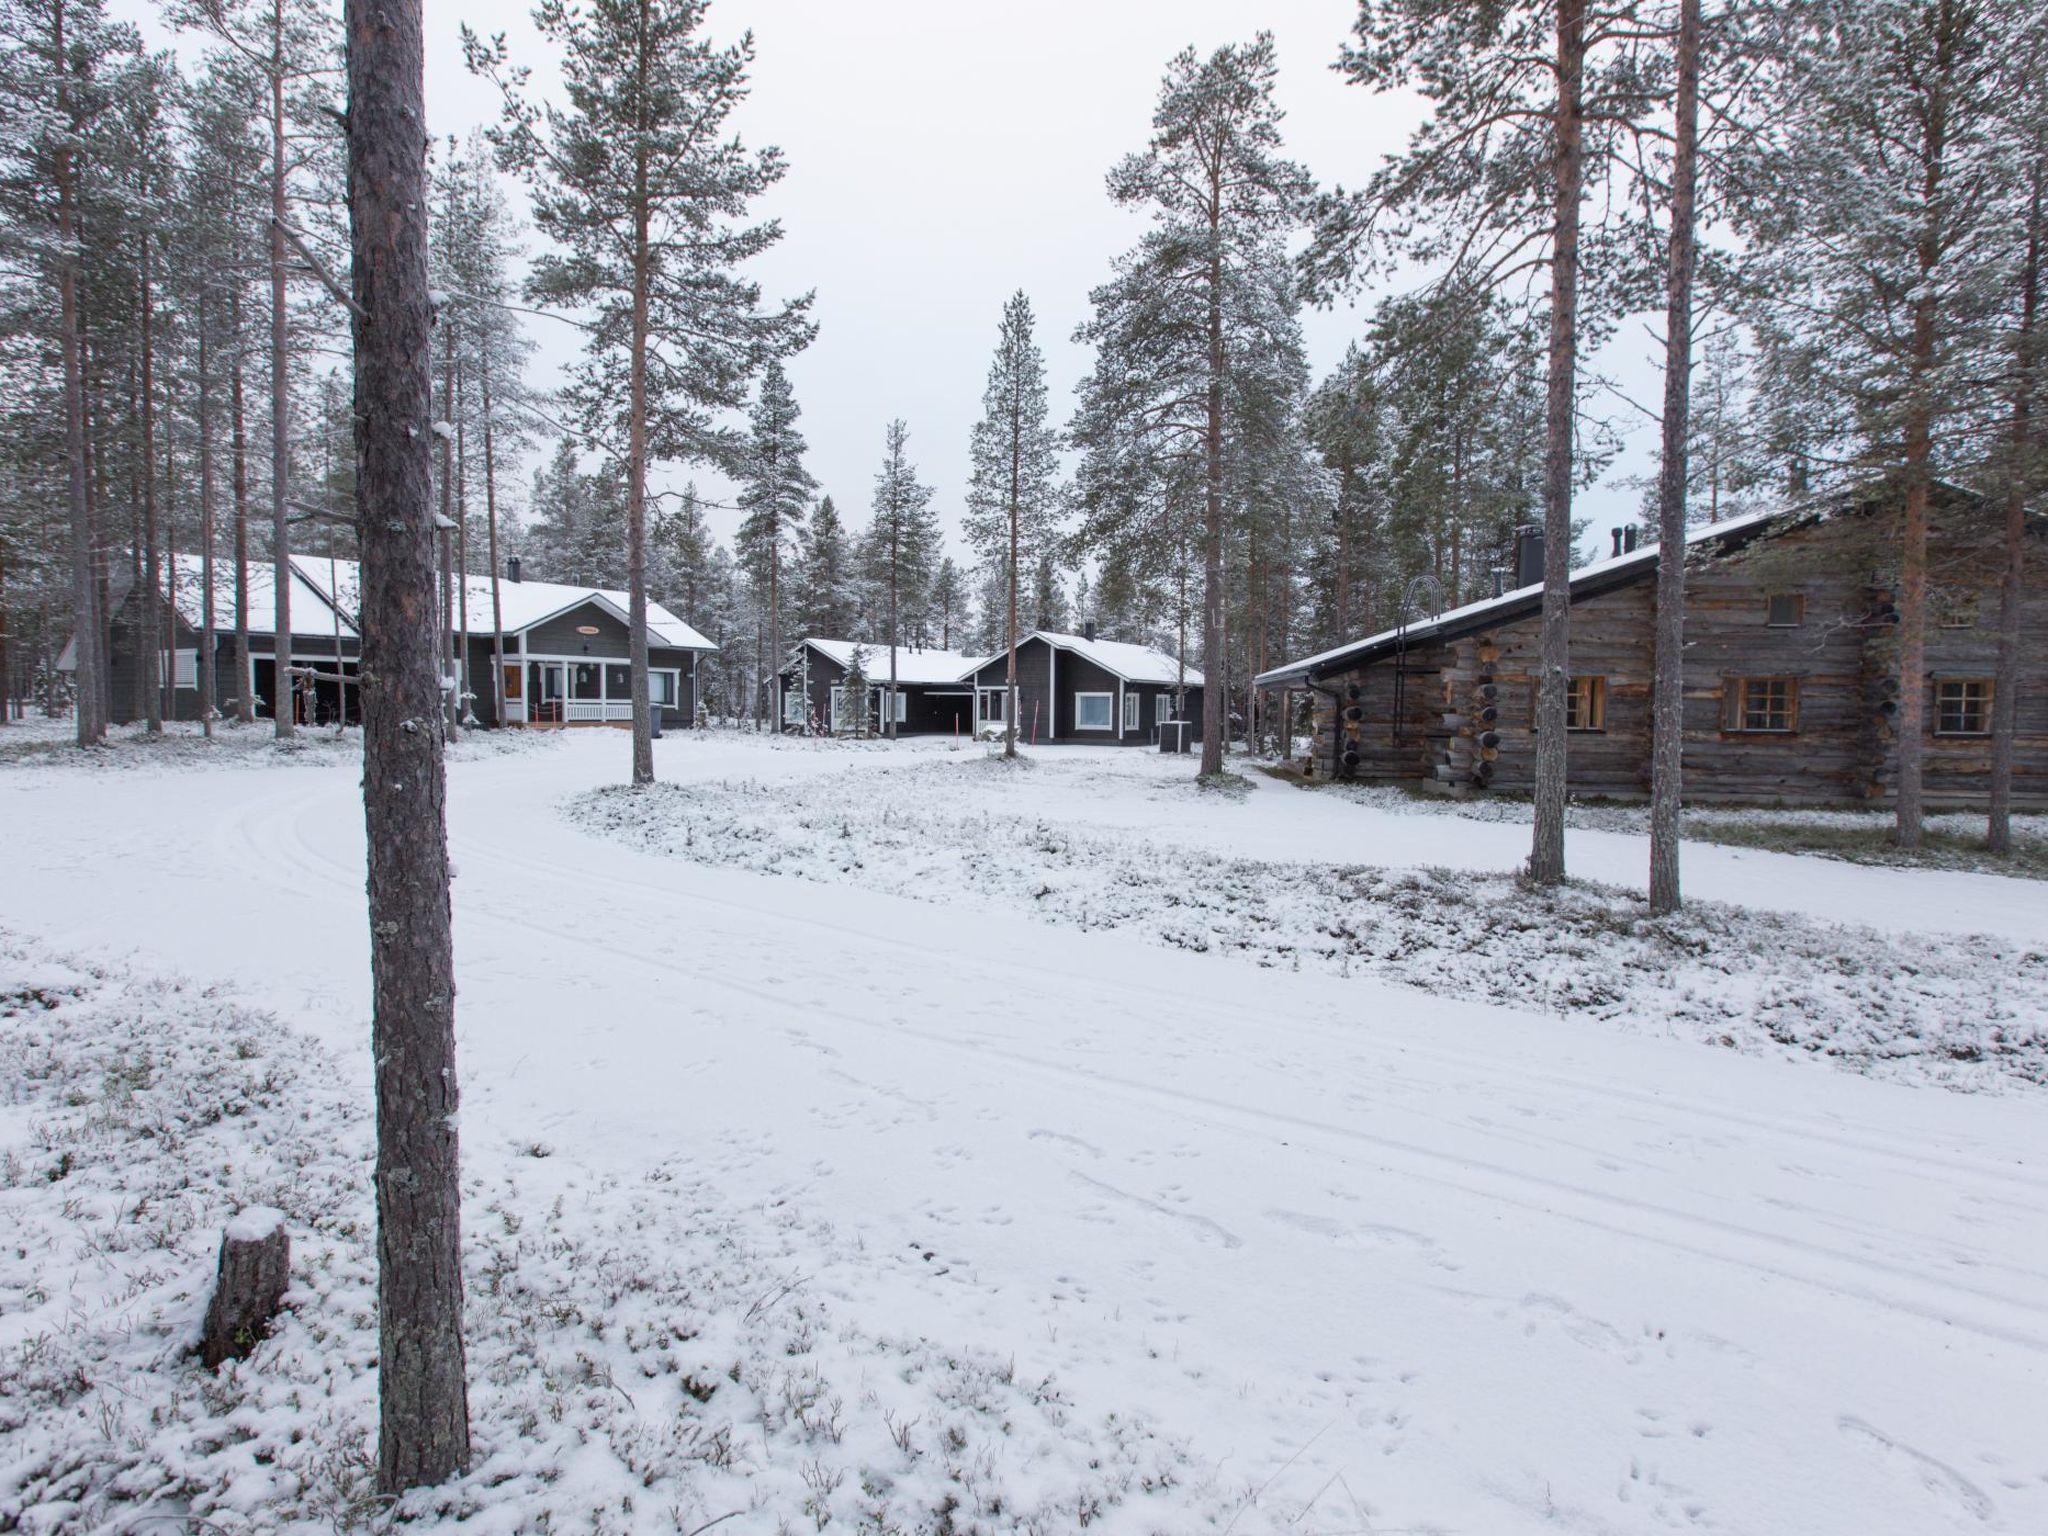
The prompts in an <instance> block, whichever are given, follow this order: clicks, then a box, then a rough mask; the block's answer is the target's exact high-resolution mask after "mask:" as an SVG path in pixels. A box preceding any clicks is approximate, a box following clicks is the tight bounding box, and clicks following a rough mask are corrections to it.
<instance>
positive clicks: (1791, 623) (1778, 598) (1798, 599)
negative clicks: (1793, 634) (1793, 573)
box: [1764, 592, 1806, 629]
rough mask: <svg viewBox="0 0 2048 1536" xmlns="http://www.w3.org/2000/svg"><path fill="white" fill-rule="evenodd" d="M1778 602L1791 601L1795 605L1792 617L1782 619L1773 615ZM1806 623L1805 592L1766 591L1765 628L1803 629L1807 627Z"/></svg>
mask: <svg viewBox="0 0 2048 1536" xmlns="http://www.w3.org/2000/svg"><path fill="white" fill-rule="evenodd" d="M1777 603H1791V604H1792V605H1793V614H1792V617H1791V618H1790V619H1783V620H1781V619H1777V618H1774V617H1773V616H1772V608H1773V605H1774V604H1777ZM1805 624H1806V594H1805V593H1804V592H1766V593H1765V594H1764V628H1766V629H1801V628H1804V627H1805Z"/></svg>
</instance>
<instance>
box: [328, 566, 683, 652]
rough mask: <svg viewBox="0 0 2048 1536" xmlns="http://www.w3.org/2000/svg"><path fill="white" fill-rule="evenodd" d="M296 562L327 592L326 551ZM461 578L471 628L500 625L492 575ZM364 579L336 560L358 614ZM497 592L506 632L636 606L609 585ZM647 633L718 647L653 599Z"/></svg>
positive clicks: (538, 585) (350, 606) (528, 585)
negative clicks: (593, 609)
mask: <svg viewBox="0 0 2048 1536" xmlns="http://www.w3.org/2000/svg"><path fill="white" fill-rule="evenodd" d="M292 564H293V565H294V566H296V567H297V568H298V571H299V574H300V575H301V576H302V577H304V578H305V579H306V580H307V581H309V582H311V583H312V584H313V585H314V586H315V587H316V588H317V589H318V590H319V591H320V592H321V593H322V594H323V595H325V594H326V593H327V592H328V590H329V586H330V580H329V574H328V562H327V559H326V557H325V556H324V555H293V556H292ZM462 581H463V584H464V586H465V587H466V588H467V595H468V599H469V632H470V633H471V634H472V635H477V634H489V633H491V631H492V629H493V628H494V627H495V626H494V625H493V622H492V618H491V578H490V577H488V576H476V575H469V576H464V577H463V578H462ZM361 582H362V568H361V567H360V566H359V565H357V563H356V562H355V561H353V560H336V561H335V562H334V571H333V578H332V582H331V585H332V589H333V597H334V602H335V605H336V606H337V607H338V608H339V609H340V610H341V612H342V613H343V614H344V615H345V616H349V617H353V616H354V615H355V613H356V611H357V606H358V603H359V601H360V596H359V594H360V591H361ZM498 596H499V602H500V605H501V607H502V609H503V612H504V624H505V632H506V633H507V634H517V633H519V632H521V631H522V630H529V629H535V628H538V627H539V626H540V625H542V624H545V623H547V622H548V621H549V620H550V619H556V618H560V617H561V616H562V615H563V614H566V613H573V612H575V611H576V610H577V609H578V608H581V607H583V606H585V605H586V604H590V603H595V604H596V605H597V606H598V607H599V608H602V609H604V610H606V611H608V612H609V613H610V614H611V615H612V617H613V618H615V619H617V620H618V621H619V622H620V623H621V624H624V623H626V622H627V617H626V616H627V614H628V613H629V612H630V611H631V608H630V605H631V601H632V600H631V598H630V597H629V596H628V595H627V594H626V593H624V592H616V591H612V590H611V589H609V588H605V587H585V586H578V585H576V584H575V583H572V582H560V581H513V580H511V579H510V578H509V577H501V578H500V579H499V581H498ZM459 611H460V610H459V609H458V612H459ZM647 638H648V640H649V641H650V642H651V643H652V644H655V645H662V646H668V647H669V648H671V649H673V650H682V651H715V650H717V649H718V647H717V646H716V645H714V644H713V643H712V642H711V641H709V640H707V639H705V638H704V636H702V635H701V634H699V633H698V632H697V631H696V630H694V629H692V628H691V627H690V626H689V625H688V624H686V623H684V622H683V621H682V620H681V619H679V618H677V617H676V616H675V615H674V614H673V613H671V612H669V610H668V609H666V608H664V607H663V606H662V605H661V604H660V603H657V602H654V601H652V600H650V601H649V602H648V604H647Z"/></svg>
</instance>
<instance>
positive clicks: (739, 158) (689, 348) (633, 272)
mask: <svg viewBox="0 0 2048 1536" xmlns="http://www.w3.org/2000/svg"><path fill="white" fill-rule="evenodd" d="M708 9H709V7H708V4H707V3H706V0H592V3H590V4H588V5H583V6H571V5H569V4H568V3H566V0H541V4H540V5H539V6H538V7H536V9H535V11H534V21H535V24H536V25H537V26H538V27H539V29H540V32H541V35H542V37H543V38H544V39H545V40H546V41H547V43H548V44H549V45H550V46H551V47H552V48H553V49H554V50H555V52H556V53H557V55H558V56H559V58H560V60H561V65H562V75H563V88H564V93H565V96H566V100H567V104H566V106H563V107H550V108H547V109H545V110H543V109H542V108H541V107H540V106H538V105H536V104H534V103H533V102H532V101H531V100H530V99H528V97H527V95H526V75H525V71H524V70H515V69H513V68H512V66H511V63H510V59H509V56H508V54H507V51H506V47H505V39H504V36H503V35H502V34H500V35H498V36H497V37H495V38H493V39H492V41H491V42H490V44H488V45H486V44H484V43H483V42H482V41H481V40H480V39H479V38H478V37H477V36H476V34H475V33H474V32H472V31H470V30H469V28H468V27H466V26H465V27H464V28H463V32H462V41H463V52H464V56H465V58H466V59H467V61H468V63H469V67H470V68H471V69H472V70H473V71H475V72H477V73H479V74H482V75H485V76H487V77H489V78H490V79H491V80H493V81H494V82H495V83H496V84H497V85H498V86H499V88H500V90H501V92H502V94H503V96H504V101H505V109H504V117H503V120H502V122H501V125H500V127H499V128H498V129H497V130H496V140H495V142H496V143H497V144H498V145H499V147H500V150H501V152H502V153H503V155H504V157H505V159H506V161H507V163H508V164H510V165H512V166H515V167H517V168H519V169H520V170H522V171H523V172H525V173H526V174H527V176H528V178H529V180H530V182H531V185H532V187H533V195H534V220H535V222H536V224H538V225H539V227H540V228H541V230H542V231H543V232H544V233H546V234H547V235H549V236H550V237H551V238H552V239H553V240H554V241H556V242H557V244H558V245H559V247H560V249H559V250H558V251H554V252H549V253H547V254H545V255H543V256H542V257H540V258H539V259H538V260H537V261H536V262H535V264H534V273H533V281H532V290H533V292H534V293H535V295H536V296H538V297H540V298H542V299H545V300H549V301H552V302H555V303H561V304H570V305H582V306H587V307H589V308H591V309H594V310H595V311H596V314H597V323H596V325H595V328H594V329H593V331H592V334H591V341H590V344H589V348H588V350H587V352H586V355H585V361H584V365H583V367H582V369H581V371H580V374H579V377H578V379H577V394H578V397H579V400H580V404H581V407H582V410H583V413H584V415H585V417H586V420H587V422H588V423H589V425H590V426H591V427H592V429H593V430H597V429H603V431H604V433H605V435H607V436H609V437H611V438H613V439H614V440H617V439H623V452H622V453H620V454H619V455H618V456H619V457H620V458H622V460H623V462H624V466H625V501H626V533H627V537H626V574H627V589H628V596H629V602H630V609H631V616H630V617H631V630H632V646H631V675H632V692H633V774H632V778H633V782H634V783H636V784H644V783H650V782H652V781H653V778H654V743H653V716H652V714H651V712H650V710H649V707H648V693H647V500H648V495H647V470H648V464H649V461H650V459H652V458H654V457H656V456H659V457H662V458H671V459H699V458H712V459H719V460H725V461H729V460H730V459H732V458H733V457H734V456H736V454H737V451H738V446H739V445H738V444H737V443H736V442H735V441H734V440H733V439H732V437H731V435H730V434H728V433H724V432H721V431H720V430H719V429H718V428H717V426H716V425H715V422H714V420H713V413H714V412H717V411H721V410H736V409H738V408H739V407H740V406H741V405H742V404H743V403H744V401H745V395H746V387H747V384H748V381H749V380H750V379H752V378H753V377H754V376H755V375H756V374H758V373H759V372H760V371H761V370H762V369H763V368H764V367H766V366H767V364H768V363H769V362H770V361H771V360H773V359H775V358H777V357H779V356H783V355H786V354H787V353H789V352H791V351H794V350H796V349H797V348H799V347H801V346H802V345H803V344H804V343H805V342H807V341H808V340H809V337H810V326H809V322H808V321H807V320H806V319H805V318H804V315H805V311H806V310H807V309H808V307H809V302H810V301H809V299H808V297H806V298H803V299H800V300H797V301H796V302H794V303H792V304H789V305H787V306H785V307H783V308H782V309H779V310H774V311H767V310H764V309H763V308H762V306H761V294H760V288H759V285H758V284H756V283H753V282H751V281H748V280H747V279H745V278H743V277H741V276H740V275H739V269H740V267H741V265H742V264H743V263H744V262H746V261H747V260H749V259H750V258H752V257H754V256H757V255H759V254H760V253H761V252H762V251H764V250H766V249H768V248H769V247H770V246H772V245H773V244H774V243H775V242H776V241H777V240H778V239H780V238H781V233H782V231H781V227H780V226H779V225H778V224H776V223H775V222H773V221H768V222H764V223H758V224H751V225H749V224H743V223H739V222H738V221H739V220H741V219H743V218H744V217H745V216H746V213H747V210H748V208H749V206H750V205H751V204H752V203H753V202H754V201H755V200H756V199H757V198H759V197H760V196H761V194H762V193H764V192H766V191H767V190H768V189H769V188H770V187H772V186H774V185H775V183H776V182H778V181H780V180H781V179H782V175H783V170H784V165H783V160H782V155H781V153H780V151H778V150H775V149H772V148H771V149H765V150H759V151H751V152H750V151H748V150H747V149H745V148H744V147H743V146H742V145H741V144H740V142H739V141H738V140H737V139H736V138H733V137H730V136H728V135H727V134H726V132H725V128H726V124H727V123H728V121H729V120H730V118H731V116H732V113H733V111H734V109H735V108H737V107H738V106H739V104H740V102H741V101H742V100H743V99H744V98H745V96H746V92H747V76H748V71H749V69H750V68H751V66H752V64H753V57H754V44H753V38H752V36H751V34H748V35H744V36H742V37H741V39H740V41H739V42H737V43H735V44H733V45H731V46H729V47H720V46H718V45H716V44H714V43H712V42H711V41H710V40H709V39H708V38H706V37H705V36H704V35H703V33H702V25H703V22H704V18H705V15H706V12H707V11H708ZM621 414H623V417H624V420H623V422H621V421H620V419H619V418H620V416H621ZM621 428H623V430H621Z"/></svg>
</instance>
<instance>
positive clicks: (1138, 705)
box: [1124, 693, 1145, 731]
mask: <svg viewBox="0 0 2048 1536" xmlns="http://www.w3.org/2000/svg"><path fill="white" fill-rule="evenodd" d="M1144 728H1145V696H1144V695H1143V694H1142V693H1127V694H1125V695H1124V729H1125V730H1126V731H1142V730H1143V729H1144Z"/></svg>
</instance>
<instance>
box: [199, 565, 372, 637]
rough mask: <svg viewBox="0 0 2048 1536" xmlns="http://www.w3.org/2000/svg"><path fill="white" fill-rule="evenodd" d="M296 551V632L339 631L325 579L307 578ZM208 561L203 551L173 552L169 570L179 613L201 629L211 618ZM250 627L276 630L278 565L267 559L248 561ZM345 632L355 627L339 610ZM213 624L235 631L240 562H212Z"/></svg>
mask: <svg viewBox="0 0 2048 1536" xmlns="http://www.w3.org/2000/svg"><path fill="white" fill-rule="evenodd" d="M301 558H303V557H301V556H298V555H294V556H293V557H292V566H293V569H292V585H291V608H292V632H293V633H294V634H299V635H330V634H332V633H333V632H334V623H335V617H336V614H335V610H334V608H333V606H332V605H331V604H330V603H329V602H328V600H327V593H326V590H325V583H320V584H315V583H311V582H309V581H307V579H306V573H305V572H304V571H303V570H301V569H300V568H299V566H298V562H299V560H300V559H301ZM205 571H206V565H205V561H204V560H203V559H202V557H200V556H198V555H173V556H171V559H170V564H169V567H168V568H167V569H166V570H165V572H164V578H165V584H166V585H167V586H168V587H169V588H170V589H171V590H172V592H173V594H174V597H175V600H176V602H177V605H178V617H179V619H181V620H182V621H183V622H184V623H185V624H186V625H187V626H188V627H189V628H192V629H198V628H199V627H200V625H201V624H203V623H204V622H205V620H206V593H205V591H204V586H205V582H204V579H203V578H204V576H205ZM248 575H249V628H250V630H251V631H252V632H253V633H255V634H259V635H274V634H276V633H277V567H276V566H275V565H273V564H272V563H271V562H270V561H268V560H251V561H250V562H249V573H248ZM340 618H341V632H342V634H343V635H345V636H349V637H351V638H353V637H354V635H355V632H356V627H355V625H354V623H353V622H351V619H350V616H349V614H348V613H346V612H344V613H342V614H341V615H340ZM213 627H214V630H215V632H216V633H219V634H231V633H233V631H234V627H235V563H234V562H233V561H232V560H215V561H214V562H213Z"/></svg>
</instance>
